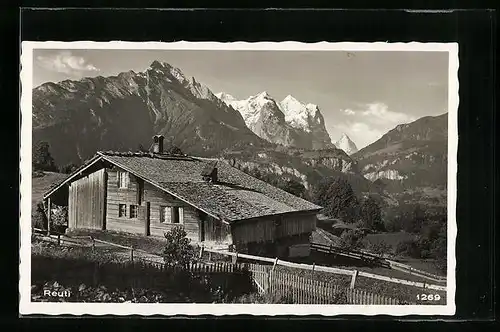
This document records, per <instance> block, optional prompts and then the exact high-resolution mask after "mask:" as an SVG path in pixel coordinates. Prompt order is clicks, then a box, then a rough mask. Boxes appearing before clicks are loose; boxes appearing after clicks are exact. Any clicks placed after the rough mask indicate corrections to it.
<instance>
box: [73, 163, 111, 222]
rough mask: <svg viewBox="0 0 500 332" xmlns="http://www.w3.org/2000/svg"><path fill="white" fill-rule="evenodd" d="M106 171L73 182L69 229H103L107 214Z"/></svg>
mask: <svg viewBox="0 0 500 332" xmlns="http://www.w3.org/2000/svg"><path fill="white" fill-rule="evenodd" d="M105 185H106V172H105V170H104V169H101V170H98V171H96V172H94V173H91V174H89V175H87V176H85V177H82V178H81V179H78V180H76V181H74V182H72V183H71V184H70V186H69V195H68V227H69V228H91V229H103V228H104V227H105V220H104V215H105V213H106V187H105Z"/></svg>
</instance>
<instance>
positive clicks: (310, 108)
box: [280, 95, 321, 132]
mask: <svg viewBox="0 0 500 332" xmlns="http://www.w3.org/2000/svg"><path fill="white" fill-rule="evenodd" d="M280 109H281V111H282V112H283V113H284V114H285V121H286V122H288V123H289V124H290V125H291V126H293V127H295V128H300V129H303V130H305V131H307V132H309V131H310V128H309V124H310V121H311V120H313V119H315V118H316V113H317V112H318V111H319V109H318V106H317V105H315V104H310V103H309V104H304V103H302V102H300V101H298V100H297V99H296V98H295V97H293V96H292V95H288V96H286V97H285V99H283V100H282V101H281V103H280ZM316 121H319V122H321V117H318V118H317V120H316Z"/></svg>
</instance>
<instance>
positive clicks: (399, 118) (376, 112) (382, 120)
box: [360, 102, 416, 125]
mask: <svg viewBox="0 0 500 332" xmlns="http://www.w3.org/2000/svg"><path fill="white" fill-rule="evenodd" d="M360 114H361V115H363V116H364V117H367V118H369V119H368V121H369V122H371V123H374V124H381V125H384V124H402V123H408V122H412V121H415V120H416V118H415V117H413V116H411V115H408V114H405V113H399V112H392V111H389V107H388V106H387V105H386V104H384V103H378V102H376V103H370V104H366V109H365V110H364V111H362V112H361V113H360Z"/></svg>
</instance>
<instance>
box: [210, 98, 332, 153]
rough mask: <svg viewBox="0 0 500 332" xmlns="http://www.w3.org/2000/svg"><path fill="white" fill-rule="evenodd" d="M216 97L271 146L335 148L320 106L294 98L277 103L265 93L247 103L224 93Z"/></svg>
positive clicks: (247, 100) (246, 100)
mask: <svg viewBox="0 0 500 332" xmlns="http://www.w3.org/2000/svg"><path fill="white" fill-rule="evenodd" d="M216 96H217V97H219V98H220V99H221V100H222V101H223V102H224V103H226V104H227V105H228V106H231V107H233V108H234V109H235V110H237V111H238V112H240V114H241V115H242V117H243V119H244V120H245V123H246V125H247V127H248V128H250V130H252V131H253V132H254V133H255V134H256V135H258V136H259V137H261V138H263V139H265V140H267V141H269V142H271V143H275V144H280V145H284V146H291V147H296V148H302V149H315V150H316V149H329V148H333V147H334V145H333V144H332V140H331V138H330V135H329V134H328V132H327V131H326V127H325V120H324V118H323V115H322V114H321V112H320V110H319V108H318V106H317V105H314V104H310V103H309V104H305V103H302V102H300V101H298V100H297V99H295V98H294V97H293V96H291V95H288V96H287V97H285V99H283V100H282V101H281V102H277V101H276V100H275V99H274V98H273V97H271V96H270V95H269V94H268V93H267V92H265V91H264V92H261V93H259V94H257V95H255V96H250V97H249V98H247V99H244V100H237V99H236V98H234V97H233V96H232V95H230V94H228V93H225V92H219V93H217V94H216Z"/></svg>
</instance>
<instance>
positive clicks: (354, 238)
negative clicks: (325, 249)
mask: <svg viewBox="0 0 500 332" xmlns="http://www.w3.org/2000/svg"><path fill="white" fill-rule="evenodd" d="M364 236H365V234H364V232H363V231H361V230H359V229H350V230H348V231H345V232H343V233H342V235H341V236H340V240H341V242H340V246H341V247H342V248H344V249H347V250H356V249H360V248H362V247H363V242H362V240H363V238H364Z"/></svg>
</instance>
